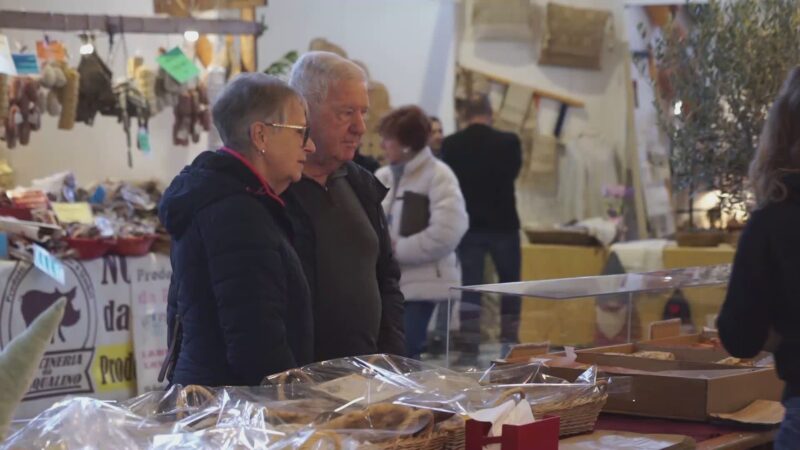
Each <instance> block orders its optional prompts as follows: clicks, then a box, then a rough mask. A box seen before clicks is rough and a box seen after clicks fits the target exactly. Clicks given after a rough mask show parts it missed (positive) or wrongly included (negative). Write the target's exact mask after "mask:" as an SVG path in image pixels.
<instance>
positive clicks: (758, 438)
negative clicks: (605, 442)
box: [595, 414, 777, 450]
mask: <svg viewBox="0 0 800 450" xmlns="http://www.w3.org/2000/svg"><path fill="white" fill-rule="evenodd" d="M595 430H607V431H627V432H634V433H667V434H680V435H686V436H689V437H691V438H692V439H694V440H695V441H696V442H697V448H698V449H705V450H712V449H714V450H722V449H725V450H733V449H750V448H756V447H758V446H760V445H764V444H768V443H770V442H772V441H773V440H774V438H775V434H776V432H777V430H775V429H772V428H767V429H765V428H754V427H749V428H748V427H747V426H745V425H742V426H737V425H722V424H716V423H705V422H688V421H679V420H668V419H654V418H648V417H634V416H623V415H617V414H601V415H600V418H599V419H598V421H597V425H596V426H595Z"/></svg>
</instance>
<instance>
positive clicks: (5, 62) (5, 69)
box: [0, 34, 17, 75]
mask: <svg viewBox="0 0 800 450" xmlns="http://www.w3.org/2000/svg"><path fill="white" fill-rule="evenodd" d="M0 73H5V74H8V75H16V74H17V67H16V66H15V65H14V59H12V58H11V46H10V45H9V44H8V36H6V35H4V34H0Z"/></svg>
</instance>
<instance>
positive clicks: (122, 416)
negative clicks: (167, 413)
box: [0, 397, 171, 450]
mask: <svg viewBox="0 0 800 450" xmlns="http://www.w3.org/2000/svg"><path fill="white" fill-rule="evenodd" d="M170 429H171V427H170V426H168V425H164V424H160V423H158V422H155V421H152V420H149V419H145V418H143V417H141V416H138V415H136V414H134V413H132V412H131V411H129V410H127V409H125V408H122V407H119V406H117V405H114V404H112V403H108V402H104V401H100V400H96V399H93V398H86V397H76V398H67V399H65V400H62V401H60V402H57V403H55V404H53V406H51V407H50V408H49V409H47V410H46V411H44V412H43V413H41V414H40V415H39V416H37V417H36V418H34V419H32V420H31V421H30V422H28V424H27V425H25V426H24V427H23V428H21V429H19V430H17V431H16V432H15V433H14V434H12V435H11V436H10V437H9V438H8V439H7V440H6V441H5V442H3V443H2V444H1V445H0V448H2V449H9V450H11V449H28V448H30V449H33V448H36V449H65V450H66V449H96V448H109V443H113V448H115V449H121V450H138V449H144V448H148V447H149V446H150V443H151V442H152V439H153V437H154V436H156V435H159V434H162V433H165V432H169V431H170Z"/></svg>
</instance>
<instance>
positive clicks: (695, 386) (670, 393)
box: [549, 346, 783, 421]
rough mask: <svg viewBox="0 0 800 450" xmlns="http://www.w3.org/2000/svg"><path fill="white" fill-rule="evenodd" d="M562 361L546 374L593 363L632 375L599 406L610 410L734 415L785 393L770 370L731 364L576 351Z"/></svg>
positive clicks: (573, 372) (700, 417)
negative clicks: (569, 359) (626, 388)
mask: <svg viewBox="0 0 800 450" xmlns="http://www.w3.org/2000/svg"><path fill="white" fill-rule="evenodd" d="M616 347H620V346H616ZM560 358H561V362H563V361H564V359H563V357H560ZM561 362H559V359H558V358H554V359H552V360H551V361H550V363H549V365H550V371H549V373H550V374H552V375H554V376H558V377H561V378H566V379H574V378H575V377H576V376H578V375H579V374H580V373H581V372H583V371H584V370H585V368H586V366H589V365H593V364H596V365H598V366H600V371H601V372H603V373H605V374H606V375H609V376H612V377H613V376H614V375H617V376H620V377H622V376H625V377H630V378H629V380H630V383H629V385H630V389H629V391H630V392H627V393H613V388H612V393H611V394H610V395H609V397H608V402H607V403H606V406H605V408H603V411H605V412H612V413H622V414H633V415H639V416H648V417H662V418H668V419H683V420H693V421H706V420H708V418H709V416H710V415H711V414H715V413H733V412H736V411H739V410H741V409H742V408H745V407H746V406H748V405H749V404H750V403H752V402H753V401H755V400H759V399H763V400H780V397H781V394H782V392H783V382H782V381H781V380H780V379H778V376H777V374H776V373H775V371H774V369H769V368H734V367H732V366H725V365H720V364H713V363H706V362H692V361H680V360H674V361H661V360H654V359H645V358H636V357H630V356H616V355H605V354H602V353H592V352H587V351H582V352H580V353H578V354H577V359H576V361H575V362H574V363H569V364H566V365H564V366H560V365H559V364H560V363H561ZM612 386H613V383H612Z"/></svg>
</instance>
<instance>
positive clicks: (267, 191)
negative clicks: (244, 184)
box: [219, 147, 286, 207]
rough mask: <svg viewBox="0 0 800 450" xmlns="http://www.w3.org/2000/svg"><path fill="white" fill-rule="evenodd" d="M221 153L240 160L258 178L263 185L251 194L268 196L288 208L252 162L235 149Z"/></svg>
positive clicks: (222, 149)
mask: <svg viewBox="0 0 800 450" xmlns="http://www.w3.org/2000/svg"><path fill="white" fill-rule="evenodd" d="M219 151H220V152H222V153H227V154H228V155H231V156H233V157H234V158H236V159H238V160H239V162H241V163H242V164H244V166H245V167H247V169H248V170H249V171H250V173H252V174H253V175H254V176H255V177H256V179H257V180H258V182H259V184H260V185H261V187H260V188H259V189H258V190H255V191H254V192H251V193H253V194H255V195H266V196H267V197H269V198H271V199H273V200H275V201H276V202H278V204H279V205H281V206H282V207H286V203H285V202H284V201H283V199H282V198H280V197H278V195H277V194H276V193H275V191H274V190H273V189H272V187H271V186H270V185H269V183H267V180H266V179H264V177H262V176H261V174H259V173H258V172H257V171H256V168H255V167H253V164H251V163H250V161H248V160H247V158H245V157H244V156H242V155H240V154H239V152H237V151H235V150H233V149H231V148H229V147H222V148H221V149H220V150H219ZM248 190H249V189H248Z"/></svg>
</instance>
